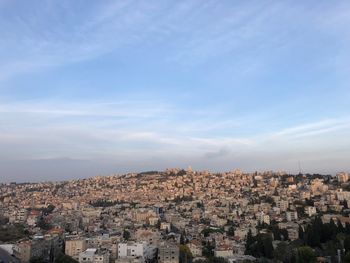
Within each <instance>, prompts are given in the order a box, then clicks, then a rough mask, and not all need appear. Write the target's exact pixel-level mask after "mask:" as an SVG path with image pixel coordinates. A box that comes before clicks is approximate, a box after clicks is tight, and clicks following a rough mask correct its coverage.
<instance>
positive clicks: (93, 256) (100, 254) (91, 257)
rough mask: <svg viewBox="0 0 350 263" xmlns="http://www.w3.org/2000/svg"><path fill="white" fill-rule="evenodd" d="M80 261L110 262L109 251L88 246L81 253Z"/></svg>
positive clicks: (92, 262) (88, 262)
mask: <svg viewBox="0 0 350 263" xmlns="http://www.w3.org/2000/svg"><path fill="white" fill-rule="evenodd" d="M79 263H109V252H108V251H102V250H98V249H96V248H88V249H86V250H85V251H84V252H81V253H79Z"/></svg>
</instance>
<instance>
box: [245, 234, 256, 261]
mask: <svg viewBox="0 0 350 263" xmlns="http://www.w3.org/2000/svg"><path fill="white" fill-rule="evenodd" d="M254 243H255V239H254V237H253V234H252V230H251V229H249V231H248V234H247V241H246V244H245V252H244V254H246V255H253V250H252V246H253V244H254Z"/></svg>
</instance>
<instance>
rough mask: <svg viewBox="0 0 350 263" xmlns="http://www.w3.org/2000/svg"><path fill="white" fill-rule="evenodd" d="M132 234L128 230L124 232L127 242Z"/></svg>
mask: <svg viewBox="0 0 350 263" xmlns="http://www.w3.org/2000/svg"><path fill="white" fill-rule="evenodd" d="M130 236H131V235H130V232H129V231H128V230H126V229H124V231H123V238H124V239H125V240H129V239H130Z"/></svg>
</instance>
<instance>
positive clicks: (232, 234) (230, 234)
mask: <svg viewBox="0 0 350 263" xmlns="http://www.w3.org/2000/svg"><path fill="white" fill-rule="evenodd" d="M227 235H228V236H231V237H233V236H234V235H235V228H234V227H233V226H230V228H229V229H228V231H227Z"/></svg>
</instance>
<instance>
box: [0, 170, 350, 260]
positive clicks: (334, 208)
mask: <svg viewBox="0 0 350 263" xmlns="http://www.w3.org/2000/svg"><path fill="white" fill-rule="evenodd" d="M0 200H1V206H0V209H1V210H0V211H1V216H0V220H1V222H2V227H1V229H0V240H1V242H2V243H3V244H0V248H1V251H4V252H3V253H7V254H8V255H10V256H8V258H10V259H8V260H9V262H96V263H97V262H101V263H108V262H116V263H117V262H118V263H119V262H120V263H128V262H133V263H134V262H135V263H136V262H137V263H143V262H160V263H178V262H186V263H187V262H256V261H257V260H258V259H260V258H265V259H266V260H272V261H271V262H316V260H317V262H348V261H347V260H348V258H349V256H348V255H349V254H348V251H349V250H350V217H349V214H350V209H349V206H348V204H349V205H350V174H348V173H345V172H341V173H338V174H337V175H336V176H331V175H320V174H301V173H300V174H296V175H291V174H287V173H285V172H272V171H267V172H254V173H245V172H243V171H241V170H238V169H237V170H233V171H230V172H225V173H211V172H208V171H194V170H192V168H191V167H189V168H188V169H186V170H184V169H167V170H166V171H163V172H157V171H149V172H143V173H128V174H124V175H112V176H98V177H93V178H88V179H79V180H71V181H62V182H42V183H21V184H16V183H9V184H2V185H1V186H0ZM18 260H19V261H18ZM266 262H268V261H266Z"/></svg>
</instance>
